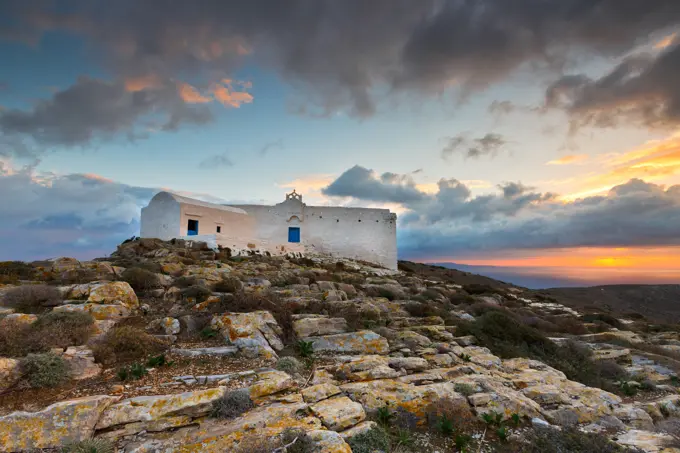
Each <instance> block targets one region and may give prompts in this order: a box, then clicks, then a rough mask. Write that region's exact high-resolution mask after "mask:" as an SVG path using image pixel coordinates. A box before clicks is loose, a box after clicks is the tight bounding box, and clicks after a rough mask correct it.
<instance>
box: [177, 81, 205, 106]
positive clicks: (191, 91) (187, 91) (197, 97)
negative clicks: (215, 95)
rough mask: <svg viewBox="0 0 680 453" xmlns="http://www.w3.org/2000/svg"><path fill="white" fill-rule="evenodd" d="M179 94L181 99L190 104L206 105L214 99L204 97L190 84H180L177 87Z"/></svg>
mask: <svg viewBox="0 0 680 453" xmlns="http://www.w3.org/2000/svg"><path fill="white" fill-rule="evenodd" d="M177 92H178V93H179V97H180V98H182V100H183V101H184V102H186V103H188V104H205V103H206V102H212V98H209V97H206V96H203V95H202V94H201V93H200V92H199V91H198V90H197V89H196V88H194V87H192V86H191V85H189V84H188V83H180V84H178V85H177Z"/></svg>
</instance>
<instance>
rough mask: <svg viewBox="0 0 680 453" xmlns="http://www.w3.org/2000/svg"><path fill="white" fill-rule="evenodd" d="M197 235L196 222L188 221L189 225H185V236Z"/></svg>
mask: <svg viewBox="0 0 680 453" xmlns="http://www.w3.org/2000/svg"><path fill="white" fill-rule="evenodd" d="M197 235H198V220H192V219H189V224H188V225H187V236H197Z"/></svg>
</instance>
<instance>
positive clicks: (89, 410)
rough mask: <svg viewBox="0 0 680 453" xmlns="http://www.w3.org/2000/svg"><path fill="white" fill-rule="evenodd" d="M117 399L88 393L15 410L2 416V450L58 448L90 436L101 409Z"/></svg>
mask: <svg viewBox="0 0 680 453" xmlns="http://www.w3.org/2000/svg"><path fill="white" fill-rule="evenodd" d="M115 400H116V398H114V397H111V396H102V395H99V396H88V397H85V398H78V399H75V400H69V401H61V402H59V403H55V404H52V405H51V406H48V407H46V408H45V409H43V410H41V411H40V412H13V413H11V414H9V415H5V416H3V417H0V445H2V448H3V451H8V452H15V451H29V450H33V449H38V448H58V447H61V446H64V445H65V444H67V443H69V442H78V441H81V440H84V439H89V438H90V437H92V434H93V433H94V428H95V425H96V423H97V420H98V419H99V417H100V415H101V414H102V412H103V411H104V410H105V409H106V408H107V407H108V406H109V405H110V404H111V403H112V402H113V401H115Z"/></svg>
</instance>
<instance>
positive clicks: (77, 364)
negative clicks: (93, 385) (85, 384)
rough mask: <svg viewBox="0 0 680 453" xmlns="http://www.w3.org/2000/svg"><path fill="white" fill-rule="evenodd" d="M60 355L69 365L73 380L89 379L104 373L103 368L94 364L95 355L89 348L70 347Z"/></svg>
mask: <svg viewBox="0 0 680 453" xmlns="http://www.w3.org/2000/svg"><path fill="white" fill-rule="evenodd" d="M59 355H61V357H62V358H63V359H64V360H66V362H67V363H68V365H69V369H70V371H71V379H75V380H82V379H89V378H92V377H95V376H99V375H100V374H101V372H102V366H101V365H99V364H98V363H94V354H93V352H92V350H91V349H90V348H88V347H87V346H69V347H68V348H66V351H63V352H61V353H59Z"/></svg>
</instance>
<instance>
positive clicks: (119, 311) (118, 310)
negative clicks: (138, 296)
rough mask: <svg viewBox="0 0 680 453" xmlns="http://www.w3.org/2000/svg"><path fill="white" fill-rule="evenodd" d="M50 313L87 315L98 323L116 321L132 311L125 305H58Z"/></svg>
mask: <svg viewBox="0 0 680 453" xmlns="http://www.w3.org/2000/svg"><path fill="white" fill-rule="evenodd" d="M52 311H56V312H71V313H72V312H82V313H89V314H90V315H92V317H93V318H94V319H96V320H99V321H105V320H118V319H122V318H125V317H127V316H130V315H131V314H132V310H130V308H129V307H127V306H125V305H110V304H90V303H87V304H65V305H59V306H58V307H54V308H53V309H52Z"/></svg>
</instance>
